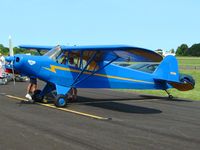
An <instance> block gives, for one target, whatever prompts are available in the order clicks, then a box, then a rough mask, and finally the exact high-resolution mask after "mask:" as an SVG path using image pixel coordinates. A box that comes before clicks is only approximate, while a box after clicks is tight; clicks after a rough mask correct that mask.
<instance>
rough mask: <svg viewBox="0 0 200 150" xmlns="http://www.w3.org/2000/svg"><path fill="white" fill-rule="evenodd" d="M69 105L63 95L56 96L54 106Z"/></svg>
mask: <svg viewBox="0 0 200 150" xmlns="http://www.w3.org/2000/svg"><path fill="white" fill-rule="evenodd" d="M67 104H68V100H67V96H66V95H63V94H59V95H57V96H56V100H55V103H54V105H55V106H56V107H66V106H67Z"/></svg>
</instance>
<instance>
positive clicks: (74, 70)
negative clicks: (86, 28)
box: [6, 45, 195, 107]
mask: <svg viewBox="0 0 200 150" xmlns="http://www.w3.org/2000/svg"><path fill="white" fill-rule="evenodd" d="M20 47H21V48H25V49H36V50H38V51H41V50H47V53H45V54H44V55H42V56H29V55H24V54H16V55H14V56H10V57H7V58H6V60H7V61H8V62H12V64H13V68H14V70H15V71H17V72H18V73H20V74H23V75H26V76H29V77H30V76H34V77H36V78H38V79H40V80H42V81H44V82H46V85H45V87H44V88H43V89H42V90H36V91H35V93H34V94H33V96H32V98H33V99H34V100H35V101H39V102H40V101H42V100H43V98H44V96H45V95H47V94H48V93H50V92H52V91H53V90H56V92H57V96H56V98H55V105H56V106H57V107H65V106H66V105H67V103H68V100H67V94H68V92H69V91H70V89H71V88H111V89H155V90H165V91H166V92H167V94H168V96H169V97H170V98H172V95H170V93H169V92H168V91H167V90H168V89H170V88H176V89H178V90H180V91H187V90H191V89H193V88H194V85H195V81H194V79H193V78H192V77H191V76H189V75H181V74H180V73H179V70H178V63H177V60H176V58H175V57H174V56H167V57H165V58H164V59H163V57H162V56H161V55H159V54H157V53H156V52H154V51H151V50H148V49H144V48H139V47H133V46H126V45H109V46H55V47H53V46H31V45H21V46H20ZM71 58H73V59H74V61H75V63H76V65H74V66H72V65H70V63H69V60H70V59H71ZM64 60H65V63H63V61H64ZM122 61H123V62H124V61H125V62H127V61H128V62H145V63H149V62H157V63H159V65H157V66H156V68H155V69H154V70H153V71H144V70H140V69H135V68H131V67H123V66H119V65H117V64H114V63H113V62H122Z"/></svg>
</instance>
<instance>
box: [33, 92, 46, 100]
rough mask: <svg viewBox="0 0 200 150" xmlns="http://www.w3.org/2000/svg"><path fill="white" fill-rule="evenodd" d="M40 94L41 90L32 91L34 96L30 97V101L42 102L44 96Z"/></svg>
mask: <svg viewBox="0 0 200 150" xmlns="http://www.w3.org/2000/svg"><path fill="white" fill-rule="evenodd" d="M40 93H41V90H35V91H34V94H33V95H32V99H33V100H34V101H35V102H42V101H43V98H44V96H41V95H40Z"/></svg>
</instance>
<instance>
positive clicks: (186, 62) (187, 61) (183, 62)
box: [177, 57, 200, 66]
mask: <svg viewBox="0 0 200 150" xmlns="http://www.w3.org/2000/svg"><path fill="white" fill-rule="evenodd" d="M177 59H178V63H179V66H200V57H177Z"/></svg>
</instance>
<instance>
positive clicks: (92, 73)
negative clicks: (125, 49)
mask: <svg viewBox="0 0 200 150" xmlns="http://www.w3.org/2000/svg"><path fill="white" fill-rule="evenodd" d="M118 58H119V57H118V56H117V57H116V58H114V59H112V60H111V61H109V62H108V63H107V64H105V65H104V66H102V67H101V68H99V69H98V70H96V71H95V70H94V71H93V72H91V74H90V75H88V76H87V77H85V78H83V79H82V80H79V81H77V80H78V79H77V80H75V82H74V83H73V84H72V86H73V85H77V84H79V83H80V82H83V81H85V80H87V79H88V78H89V77H91V76H93V75H94V74H95V73H97V72H98V71H100V70H102V69H104V68H105V67H106V66H108V65H109V64H111V63H112V62H114V61H115V60H117V59H118ZM88 65H89V64H88ZM82 71H83V72H84V71H85V68H84V70H82ZM79 77H80V76H79Z"/></svg>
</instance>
